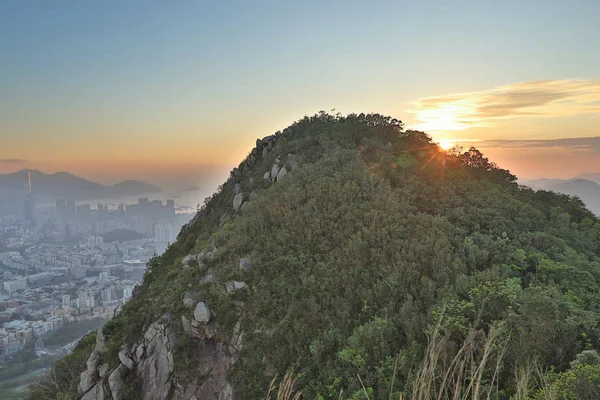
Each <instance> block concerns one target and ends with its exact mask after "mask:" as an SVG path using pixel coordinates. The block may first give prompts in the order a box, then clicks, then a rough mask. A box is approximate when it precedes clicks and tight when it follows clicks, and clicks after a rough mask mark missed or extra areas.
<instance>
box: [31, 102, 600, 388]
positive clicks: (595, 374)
mask: <svg viewBox="0 0 600 400" xmlns="http://www.w3.org/2000/svg"><path fill="white" fill-rule="evenodd" d="M275 141H276V144H275V145H273V144H272V143H269V142H268V141H265V140H263V141H261V140H258V141H257V148H256V149H254V150H253V152H252V153H251V154H249V157H248V159H247V160H245V161H244V162H243V163H242V164H240V166H239V167H238V168H236V169H235V170H234V171H232V174H231V177H230V178H229V179H228V181H227V182H225V183H224V184H223V185H222V186H221V187H220V188H219V190H218V191H217V192H216V193H215V194H214V195H213V196H212V197H211V198H210V199H207V201H206V202H205V204H204V206H203V208H202V209H201V211H200V212H199V214H198V215H197V217H196V218H195V219H194V220H193V221H192V222H191V223H190V224H189V225H188V226H186V227H184V229H183V230H182V232H181V234H180V235H179V239H178V241H177V243H175V244H174V245H172V246H171V247H170V248H169V249H168V250H167V251H166V252H165V253H164V254H163V255H161V256H159V257H156V258H154V259H152V260H151V262H150V263H149V267H148V270H147V272H146V274H145V277H144V280H143V282H142V283H141V284H140V285H139V286H138V287H137V288H136V290H135V293H134V297H133V299H132V300H131V301H130V302H129V303H128V304H127V305H126V306H125V307H124V308H123V311H122V312H121V313H120V314H119V315H118V316H116V317H115V318H114V319H113V320H111V321H110V322H109V323H107V324H106V326H105V327H104V329H103V333H104V335H105V336H106V338H107V343H106V347H105V349H104V350H103V351H102V352H101V354H100V359H101V361H99V363H107V364H108V365H109V366H110V370H113V369H115V368H116V367H117V366H118V365H119V363H120V361H119V357H118V352H119V350H120V349H121V348H122V346H125V347H127V348H131V347H132V345H134V344H135V343H137V342H138V341H140V339H141V337H142V336H143V335H144V332H145V331H146V330H147V329H148V327H149V326H150V325H151V324H153V323H155V322H156V321H158V320H161V318H163V319H164V318H168V320H169V321H171V322H170V323H171V324H172V329H173V331H174V334H175V336H176V338H177V342H176V346H175V350H174V352H173V365H174V366H173V371H172V373H171V374H170V375H169V382H170V384H171V385H172V388H173V389H172V391H170V392H169V393H170V395H171V394H173V393H175V392H176V388H177V387H185V385H187V384H189V383H190V382H200V383H201V382H202V380H203V379H204V378H203V377H204V376H209V375H210V374H214V373H215V372H210V371H207V368H205V358H203V355H202V354H204V353H203V351H204V350H203V349H206V346H208V344H207V343H213V344H214V343H226V344H231V343H234V342H236V343H238V345H236V349H237V350H239V354H237V356H236V358H235V363H234V364H233V366H232V367H231V368H230V369H229V370H228V372H227V379H228V381H229V382H230V383H231V386H232V387H233V390H234V392H235V398H236V399H241V400H245V399H264V398H265V396H266V394H267V391H268V388H269V385H270V383H271V381H272V380H273V378H274V377H276V376H277V377H279V378H281V377H282V376H284V375H285V374H286V373H288V372H290V373H291V374H293V376H294V378H295V386H294V390H295V391H301V392H302V397H303V398H305V399H339V398H345V399H366V398H369V399H391V398H394V399H398V398H399V397H400V396H401V395H402V396H403V397H402V398H404V399H446V398H448V399H450V398H463V396H465V397H464V398H469V399H484V398H486V399H487V398H491V399H509V398H511V397H512V398H516V399H527V398H530V399H546V398H548V399H550V398H553V399H579V398H590V399H593V398H600V356H598V354H597V353H596V351H595V349H598V347H599V346H600V330H599V322H600V308H599V304H600V285H599V283H600V221H599V220H598V219H597V218H596V217H595V216H594V215H593V214H592V213H591V212H590V211H588V210H587V209H586V208H585V207H584V205H583V203H582V202H581V201H580V200H578V199H576V198H572V197H569V196H566V195H558V194H555V193H552V192H545V191H537V192H536V191H533V190H531V189H529V188H527V187H522V186H519V185H518V184H517V183H516V177H515V176H513V175H511V174H510V173H509V172H508V171H506V170H503V169H501V168H499V167H498V166H496V165H495V164H493V163H491V162H490V161H489V160H488V159H486V158H485V157H484V156H483V155H482V154H481V153H480V152H479V151H477V150H476V149H470V150H466V151H465V150H460V149H453V150H451V151H449V152H445V151H443V150H442V149H440V148H439V147H438V146H436V145H435V144H434V143H433V142H432V140H431V138H430V137H429V136H428V135H427V134H425V133H422V132H416V131H405V130H404V129H403V125H402V123H401V122H400V121H397V120H394V119H391V118H388V117H384V116H381V115H376V114H369V115H364V114H360V115H354V114H352V115H348V116H341V115H329V114H326V113H320V114H317V115H315V116H313V117H306V118H304V119H302V120H300V121H298V122H296V123H294V124H293V125H292V126H290V127H289V128H286V129H285V130H284V131H283V132H280V133H278V134H277V135H275V137H274V138H273V140H271V142H273V143H274V142H275ZM267 143H269V144H268V145H267ZM264 149H267V150H264ZM263 150H264V151H263ZM283 168H285V169H286V171H287V174H286V175H285V176H284V175H283V174H281V173H278V178H277V182H273V181H272V179H271V178H272V175H273V174H272V172H274V171H275V172H277V171H280V170H281V169H283ZM267 173H268V174H267ZM265 175H266V176H265ZM270 176H271V178H270ZM279 176H280V177H279ZM236 184H237V185H236ZM236 192H239V194H238V195H237V196H236ZM236 202H237V203H236ZM240 204H241V207H239V206H240ZM234 207H235V208H238V207H239V209H237V210H236V209H235V208H234ZM190 254H191V255H194V257H187V258H186V256H188V255H190ZM196 255H198V256H197V257H196ZM182 261H183V263H182ZM209 276H210V278H212V279H210V278H209ZM233 281H235V282H238V283H240V284H239V285H238V286H236V287H233V286H232V283H231V282H233ZM241 283H244V284H245V285H242V284H241ZM186 297H189V298H191V299H192V300H193V301H190V302H188V303H185V304H184V302H183V301H182V300H183V299H184V298H186ZM198 301H202V302H203V303H204V304H205V305H206V306H207V307H208V308H209V309H210V323H208V324H207V325H201V324H200V325H198V324H196V326H197V327H198V326H200V327H201V329H203V331H202V333H200V334H198V333H197V332H196V334H195V335H192V334H190V327H189V326H186V321H189V320H193V319H194V308H195V306H196V303H197V302H198ZM165 316H167V317H165ZM182 316H183V317H184V318H183V319H182ZM240 332H243V335H241V334H240ZM86 340H87V342H86V343H88V342H89V341H90V340H91V341H93V338H87V339H86ZM242 343H243V345H242ZM78 352H79V353H81V354H79V353H78ZM78 352H76V353H74V354H73V355H71V356H69V359H68V360H65V362H62V363H61V364H58V365H57V367H56V368H55V371H54V372H56V369H57V368H59V370H58V372H59V375H60V376H64V377H65V378H64V379H62V378H61V379H54V380H55V381H56V382H54V383H55V384H54V385H48V384H45V383H47V381H48V379H50V377H51V375H52V372H51V373H50V374H48V375H47V376H46V377H45V378H44V380H42V382H41V383H40V384H39V385H37V386H33V387H32V390H31V395H30V399H36V400H37V399H48V398H57V399H64V398H80V397H81V394H79V395H78V394H77V384H78V382H77V380H78V379H79V375H78V374H67V373H61V371H63V370H67V369H68V370H69V371H74V370H76V371H78V372H82V371H84V370H85V369H86V366H85V360H86V358H87V355H88V354H89V352H90V346H89V345H82V346H79V347H78ZM82 354H83V355H82ZM211 354H212V353H211ZM69 360H72V362H70V361H69ZM60 368H62V370H60ZM132 371H134V370H132ZM136 376H137V375H136V373H134V372H130V373H128V374H127V376H126V377H125V378H124V379H125V381H126V383H127V385H128V387H129V388H131V389H128V390H127V391H126V392H124V394H123V395H122V396H123V398H145V397H146V398H147V393H145V392H144V387H145V386H143V385H141V384H140V383H139V382H138V379H137V377H136ZM74 379H75V381H74ZM278 381H279V379H276V382H278ZM200 383H198V385H200ZM61 396H62V397H61ZM552 396H554V397H552Z"/></svg>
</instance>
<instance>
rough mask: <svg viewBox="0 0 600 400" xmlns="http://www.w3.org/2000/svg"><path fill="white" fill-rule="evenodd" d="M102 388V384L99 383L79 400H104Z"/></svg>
mask: <svg viewBox="0 0 600 400" xmlns="http://www.w3.org/2000/svg"><path fill="white" fill-rule="evenodd" d="M104 395H105V393H104V388H103V387H102V384H101V383H99V384H97V385H96V386H94V387H93V388H92V389H91V390H90V391H89V392H87V393H86V394H85V395H84V396H83V397H82V398H81V400H104Z"/></svg>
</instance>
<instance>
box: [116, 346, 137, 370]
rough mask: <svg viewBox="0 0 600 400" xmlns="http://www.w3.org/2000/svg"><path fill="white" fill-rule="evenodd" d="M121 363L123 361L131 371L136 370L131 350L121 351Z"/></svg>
mask: <svg viewBox="0 0 600 400" xmlns="http://www.w3.org/2000/svg"><path fill="white" fill-rule="evenodd" d="M119 361H121V362H122V363H123V365H125V366H126V367H127V369H129V370H133V369H134V368H135V361H133V359H132V358H131V353H130V352H129V350H125V349H121V351H119Z"/></svg>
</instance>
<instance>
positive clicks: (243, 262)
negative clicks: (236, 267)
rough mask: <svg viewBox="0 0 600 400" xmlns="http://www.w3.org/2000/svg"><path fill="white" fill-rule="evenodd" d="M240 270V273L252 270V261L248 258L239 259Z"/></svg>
mask: <svg viewBox="0 0 600 400" xmlns="http://www.w3.org/2000/svg"><path fill="white" fill-rule="evenodd" d="M240 269H241V270H242V271H249V270H250V269H252V260H251V259H250V257H242V258H240Z"/></svg>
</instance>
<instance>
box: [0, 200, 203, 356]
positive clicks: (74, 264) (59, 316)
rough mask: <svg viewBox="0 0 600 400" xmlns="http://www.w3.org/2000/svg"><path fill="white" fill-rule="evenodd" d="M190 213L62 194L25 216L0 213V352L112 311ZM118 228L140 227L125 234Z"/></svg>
mask: <svg viewBox="0 0 600 400" xmlns="http://www.w3.org/2000/svg"><path fill="white" fill-rule="evenodd" d="M191 217H192V214H179V213H176V212H175V203H174V201H173V200H169V201H167V202H166V204H164V203H163V202H161V201H158V200H154V201H151V200H149V199H147V198H142V199H139V200H138V203H137V204H133V205H120V206H118V207H109V206H106V205H103V204H98V206H97V207H96V208H91V206H90V205H87V204H76V203H75V202H74V201H70V200H62V199H59V200H57V201H56V204H55V207H54V206H53V207H51V208H46V209H43V208H38V207H34V205H33V204H32V210H31V213H30V214H29V213H28V215H27V216H26V218H23V217H22V216H2V217H0V359H1V358H2V357H5V356H7V355H9V354H12V353H14V352H16V351H20V350H22V349H23V348H24V347H26V346H27V345H28V344H35V345H36V346H38V345H39V344H40V343H42V344H43V338H44V337H45V336H46V335H48V334H49V333H51V332H55V331H56V330H58V329H60V328H61V327H63V326H65V325H68V324H76V323H78V322H81V321H84V320H89V319H95V318H103V319H106V320H107V319H110V318H111V317H112V316H113V315H114V313H115V312H116V311H118V309H119V308H120V307H121V306H122V305H123V304H124V303H126V302H127V301H128V300H129V299H130V298H131V296H132V295H133V291H134V287H135V285H136V284H137V283H139V281H141V279H142V277H143V273H144V270H145V267H146V263H147V261H148V260H149V259H150V257H152V256H153V255H154V254H156V253H161V252H162V251H164V249H165V248H166V247H167V246H168V244H170V243H173V242H174V241H175V240H176V238H177V234H178V233H179V231H180V230H181V226H183V225H184V224H185V223H187V222H188V221H189V220H190V219H191ZM119 231H126V233H127V232H132V231H133V233H136V232H137V234H138V235H137V237H136V238H133V239H131V238H129V237H128V238H127V239H126V240H125V239H124V240H120V239H119V234H117V235H116V236H115V234H114V232H117V233H118V232H119ZM111 235H112V236H111ZM125 236H128V235H125ZM110 237H112V239H110ZM115 237H116V239H115ZM36 348H37V347H36Z"/></svg>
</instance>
